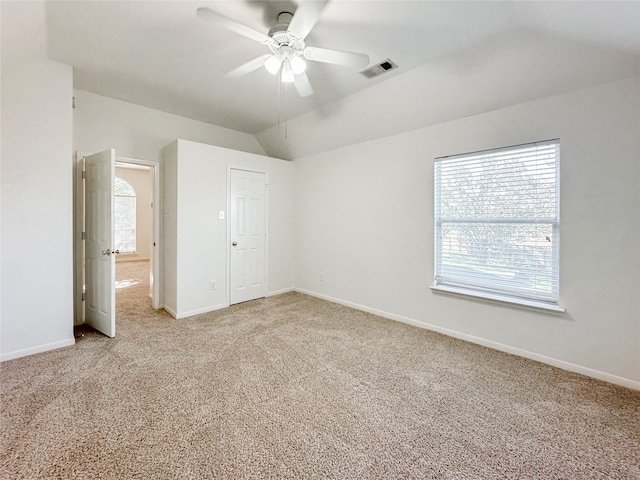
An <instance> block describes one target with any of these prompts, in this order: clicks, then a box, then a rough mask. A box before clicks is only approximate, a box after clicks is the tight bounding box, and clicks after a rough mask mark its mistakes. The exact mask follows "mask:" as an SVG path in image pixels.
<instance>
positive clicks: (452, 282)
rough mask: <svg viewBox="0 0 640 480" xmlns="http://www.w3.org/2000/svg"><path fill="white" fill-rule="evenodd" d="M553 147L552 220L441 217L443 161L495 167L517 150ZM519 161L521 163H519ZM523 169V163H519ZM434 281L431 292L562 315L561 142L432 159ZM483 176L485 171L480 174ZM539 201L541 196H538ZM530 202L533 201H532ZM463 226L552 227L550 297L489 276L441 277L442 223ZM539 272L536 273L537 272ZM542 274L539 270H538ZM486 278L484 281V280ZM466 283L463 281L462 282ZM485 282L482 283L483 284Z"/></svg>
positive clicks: (543, 142) (536, 216) (538, 218)
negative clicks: (462, 224) (553, 212)
mask: <svg viewBox="0 0 640 480" xmlns="http://www.w3.org/2000/svg"><path fill="white" fill-rule="evenodd" d="M545 146H546V147H547V148H549V147H550V148H553V149H554V152H555V157H554V161H555V163H554V169H553V171H554V180H553V181H554V185H553V186H554V187H555V188H553V191H554V207H555V214H554V215H553V217H542V216H540V215H535V216H533V217H524V216H516V217H490V216H486V217H482V216H479V217H475V218H474V217H467V218H463V217H459V218H455V216H454V217H450V218H443V217H442V215H441V206H442V189H441V186H442V181H441V178H440V174H441V166H442V165H443V163H444V162H447V161H455V162H465V161H469V162H471V161H478V159H479V158H480V159H481V160H480V161H481V162H482V166H483V167H484V166H485V165H489V164H490V162H491V161H492V159H493V160H494V161H495V163H496V164H497V161H498V160H497V159H498V158H500V157H502V156H504V155H509V154H510V153H511V152H513V153H514V154H515V153H516V152H518V151H523V150H526V149H531V148H537V147H545ZM521 162H522V161H521ZM522 165H523V166H524V163H523V164H522ZM433 173H434V179H433V182H434V183H433V185H434V270H433V273H434V278H433V285H432V286H431V289H432V290H433V291H435V292H442V293H448V294H454V295H462V296H470V297H474V298H478V299H481V300H486V301H492V302H500V303H508V304H514V305H518V306H522V307H525V308H533V309H543V310H547V311H551V312H556V313H562V312H564V309H563V308H561V307H560V305H559V302H560V140H559V139H557V138H556V139H551V140H544V141H538V142H530V143H525V144H519V145H513V146H508V147H501V148H495V149H487V150H481V151H476V152H470V153H465V154H459V155H451V156H445V157H438V158H435V159H434V170H433ZM483 173H484V172H483ZM459 191H460V190H459ZM476 195H477V194H475V193H474V194H473V195H471V196H469V197H467V198H470V199H474V198H476ZM537 198H538V199H539V198H542V197H537ZM532 203H533V202H532ZM453 223H464V224H467V225H478V224H482V223H486V224H493V225H500V224H504V225H507V226H514V225H517V224H526V225H532V226H538V225H543V224H548V225H550V227H551V240H550V241H551V255H550V258H551V264H550V267H549V268H550V272H549V273H550V275H549V277H550V278H551V282H552V290H551V294H550V295H548V296H546V297H545V295H544V294H542V289H541V288H540V287H538V286H536V287H535V289H530V290H531V291H532V292H534V293H532V294H527V293H526V292H525V291H524V290H525V289H517V288H515V287H513V288H511V289H509V288H506V287H504V286H502V287H500V283H503V284H507V283H508V280H502V281H501V282H494V281H493V280H491V279H490V277H491V275H490V274H483V275H479V276H478V277H477V278H475V279H474V281H473V282H469V278H471V276H470V275H469V274H467V276H466V278H465V274H464V273H461V274H460V276H459V277H458V278H456V277H455V274H454V275H451V274H449V275H443V270H444V268H443V266H444V265H445V264H444V263H443V249H444V247H443V244H444V238H443V236H442V227H443V224H453ZM465 256H466V257H468V258H469V259H472V260H476V259H486V258H488V257H474V256H473V255H472V254H469V255H465ZM513 266H514V267H515V266H517V262H515V263H513ZM449 267H451V265H449ZM537 271H538V270H536V272H537ZM541 271H542V270H541ZM485 277H486V278H485ZM465 280H466V281H465ZM483 280H484V282H483Z"/></svg>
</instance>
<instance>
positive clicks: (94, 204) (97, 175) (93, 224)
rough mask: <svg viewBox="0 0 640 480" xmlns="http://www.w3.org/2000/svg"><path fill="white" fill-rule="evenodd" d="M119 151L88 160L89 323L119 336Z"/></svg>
mask: <svg viewBox="0 0 640 480" xmlns="http://www.w3.org/2000/svg"><path fill="white" fill-rule="evenodd" d="M114 178H115V150H113V149H111V150H106V151H104V152H100V153H96V154H94V155H89V156H87V157H85V192H86V193H85V232H86V239H85V262H86V263H85V302H86V303H85V323H87V324H88V325H91V326H92V327H93V328H95V329H96V330H98V331H99V332H102V333H104V334H105V335H107V336H109V337H114V336H115V335H116V309H115V305H116V287H115V270H116V262H115V254H116V252H114V251H113V246H114V234H113V231H114V230H113V223H114V211H113V210H114V209H113V204H114V200H113V198H114V191H113V190H114Z"/></svg>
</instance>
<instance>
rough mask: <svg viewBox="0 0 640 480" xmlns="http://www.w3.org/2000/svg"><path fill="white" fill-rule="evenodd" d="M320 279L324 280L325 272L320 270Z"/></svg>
mask: <svg viewBox="0 0 640 480" xmlns="http://www.w3.org/2000/svg"><path fill="white" fill-rule="evenodd" d="M320 281H321V282H324V272H320Z"/></svg>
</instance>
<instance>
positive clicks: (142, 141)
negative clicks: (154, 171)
mask: <svg viewBox="0 0 640 480" xmlns="http://www.w3.org/2000/svg"><path fill="white" fill-rule="evenodd" d="M74 96H75V98H76V108H75V110H74V111H73V135H74V138H73V141H74V146H75V148H76V149H77V150H78V151H80V152H83V153H96V152H100V151H102V150H106V149H108V148H115V149H116V154H117V155H118V156H119V157H126V158H135V159H139V160H148V161H162V160H161V154H160V150H162V148H164V147H165V146H166V145H168V144H169V143H170V142H173V141H174V140H175V139H176V138H184V139H186V140H192V141H194V142H202V143H207V144H210V145H218V146H221V147H226V148H232V149H234V150H240V151H243V152H250V153H257V154H262V155H264V150H263V149H262V147H261V146H260V144H259V143H258V141H257V140H256V139H255V137H254V136H253V135H249V134H248V133H242V132H237V131H235V130H230V129H228V128H223V127H219V126H217V125H210V124H208V123H204V122H199V121H196V120H191V119H188V118H184V117H180V116H178V115H173V114H170V113H165V112H161V111H159V110H153V109H151V108H147V107H141V106H139V105H134V104H132V103H127V102H123V101H121V100H115V99H113V98H109V97H103V96H100V95H96V94H95V93H89V92H85V91H82V90H74Z"/></svg>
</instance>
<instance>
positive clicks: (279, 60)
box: [197, 0, 369, 97]
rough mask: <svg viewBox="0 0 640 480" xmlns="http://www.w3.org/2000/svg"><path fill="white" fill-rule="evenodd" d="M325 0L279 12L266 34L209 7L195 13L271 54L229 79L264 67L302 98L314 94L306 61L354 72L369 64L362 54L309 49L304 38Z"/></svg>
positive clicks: (241, 67)
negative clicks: (265, 47)
mask: <svg viewBox="0 0 640 480" xmlns="http://www.w3.org/2000/svg"><path fill="white" fill-rule="evenodd" d="M327 3H328V0H324V1H311V2H302V3H301V4H300V5H299V6H298V8H297V9H296V11H295V14H291V13H289V12H281V13H280V14H279V15H278V18H277V22H278V23H277V24H276V25H274V26H273V27H272V28H271V29H270V30H269V32H268V33H267V34H264V33H260V32H258V31H257V30H254V29H253V28H251V27H248V26H246V25H243V24H241V23H239V22H236V21H235V20H232V19H230V18H227V17H225V16H224V15H221V14H219V13H217V12H214V11H213V10H211V9H210V8H208V7H200V8H198V9H197V14H198V17H200V18H203V19H205V20H208V21H211V22H213V23H216V24H217V25H220V26H222V27H224V28H227V29H228V30H231V31H233V32H235V33H238V34H240V35H243V36H245V37H247V38H250V39H252V40H255V41H257V42H259V43H262V44H263V45H266V46H267V47H269V49H270V50H271V53H268V54H264V55H261V56H260V57H258V58H255V59H253V60H251V61H249V62H247V63H245V64H244V65H240V66H239V67H237V68H235V69H234V70H231V71H230V72H229V73H227V76H228V77H232V78H234V77H239V76H242V75H246V74H248V73H251V72H253V71H255V70H258V69H259V68H261V67H262V66H264V67H265V68H266V69H267V71H269V73H272V74H273V75H277V74H278V73H280V80H281V81H282V82H285V83H291V82H293V83H294V85H295V87H296V90H297V91H298V94H299V95H300V96H301V97H308V96H309V95H312V94H313V87H312V86H311V83H310V82H309V78H308V77H307V75H306V73H305V69H306V62H305V60H312V61H315V62H324V63H332V64H335V65H343V66H347V67H354V68H358V69H360V68H364V67H366V66H367V65H368V64H369V56H368V55H366V54H364V53H355V52H347V51H342V50H332V49H328V48H320V47H310V46H307V45H306V43H305V38H306V37H307V35H309V32H311V29H313V27H314V26H315V24H316V22H317V21H318V18H319V17H320V15H321V13H322V11H323V10H324V8H325V6H326V5H327Z"/></svg>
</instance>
